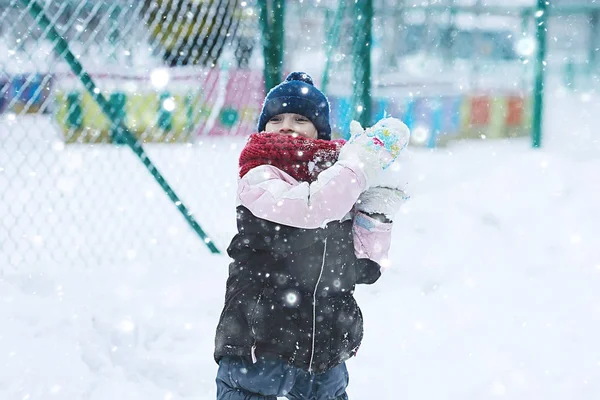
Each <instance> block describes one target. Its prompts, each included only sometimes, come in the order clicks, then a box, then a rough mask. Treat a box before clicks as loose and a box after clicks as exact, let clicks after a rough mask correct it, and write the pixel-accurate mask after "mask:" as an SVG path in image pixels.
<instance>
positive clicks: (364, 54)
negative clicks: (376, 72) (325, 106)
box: [352, 0, 373, 126]
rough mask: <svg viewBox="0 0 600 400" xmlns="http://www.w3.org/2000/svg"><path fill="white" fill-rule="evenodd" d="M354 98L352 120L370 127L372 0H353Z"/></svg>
mask: <svg viewBox="0 0 600 400" xmlns="http://www.w3.org/2000/svg"><path fill="white" fill-rule="evenodd" d="M354 19H355V21H354V46H353V47H354V48H353V53H354V54H353V56H354V84H355V90H354V96H353V101H352V105H353V110H352V113H353V118H354V119H355V120H357V121H359V122H360V123H361V125H362V126H370V125H371V122H372V121H371V118H372V115H371V43H372V35H373V33H372V27H373V0H355V5H354Z"/></svg>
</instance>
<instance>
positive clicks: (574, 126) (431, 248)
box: [0, 91, 600, 400]
mask: <svg viewBox="0 0 600 400" xmlns="http://www.w3.org/2000/svg"><path fill="white" fill-rule="evenodd" d="M548 97H549V99H548V101H549V104H548V108H547V115H546V119H545V124H546V125H545V127H546V137H545V142H544V144H545V147H544V148H543V149H539V150H533V149H531V148H530V146H529V142H528V141H527V140H524V139H519V140H513V141H480V142H463V143H455V144H452V145H450V146H449V147H446V148H440V149H437V150H434V151H429V150H424V149H415V150H413V165H414V167H415V172H414V177H413V179H412V181H411V186H412V193H411V194H412V199H411V200H410V202H409V203H407V205H406V206H405V208H404V210H403V211H402V213H401V214H400V215H399V217H398V219H397V223H396V225H395V228H394V237H393V248H392V253H391V259H392V262H393V264H392V266H391V267H390V268H389V269H388V270H387V271H386V273H385V275H384V276H383V277H382V278H381V280H380V281H379V282H377V283H376V284H375V285H372V286H363V287H359V288H358V290H357V297H358V299H359V303H360V305H361V306H362V309H363V312H364V316H365V330H366V332H365V339H364V342H363V346H362V348H361V350H360V351H359V353H358V356H357V357H356V358H354V359H352V360H351V361H349V363H348V365H349V370H350V380H351V382H350V388H349V394H350V397H351V398H352V399H358V400H368V399H390V400H395V399H411V400H416V399H423V400H434V399H435V400H441V399H451V400H467V399H473V400H481V399H496V398H498V399H502V398H504V399H511V400H521V399H522V400H532V399H540V400H553V399H556V400H565V399H569V400H570V399H577V400H587V399H590V400H592V399H598V398H600V345H599V339H598V338H600V290H598V287H599V285H600V227H599V226H598V225H599V223H600V213H599V211H598V204H600V135H599V134H598V132H597V129H596V127H597V124H598V122H600V118H599V117H598V115H597V111H596V110H598V109H600V108H599V105H600V99H599V98H598V97H596V96H595V95H593V94H582V93H576V94H573V93H568V92H562V91H553V92H552V95H551V96H548ZM23 123H25V122H24V121H21V124H20V125H18V126H23V125H22V124H23ZM34 124H37V125H35V126H37V127H38V128H39V129H38V130H32V129H28V130H27V131H26V132H29V134H33V133H32V132H35V133H36V134H39V135H41V136H42V140H41V141H39V142H40V143H45V146H41V149H43V150H44V151H49V150H51V151H54V152H55V154H53V155H52V156H51V157H47V154H44V153H42V152H41V150H40V154H37V155H36V156H34V157H33V158H31V159H28V161H27V162H23V163H22V164H21V165H27V166H30V167H31V170H24V171H22V173H23V176H20V177H19V179H18V180H15V179H14V178H13V179H12V180H6V178H4V179H5V180H2V179H3V178H2V177H0V186H1V187H2V188H3V194H2V196H3V197H2V198H3V201H2V202H0V204H2V207H3V208H2V210H3V211H4V213H3V214H2V218H3V219H4V218H14V213H15V212H17V213H21V214H19V215H20V216H21V218H18V221H20V222H23V225H24V226H23V227H22V233H23V234H24V235H25V236H26V237H25V239H23V238H22V237H19V238H13V243H12V244H8V243H9V241H6V234H5V233H3V234H0V237H1V238H3V239H4V241H3V246H4V247H2V251H3V252H4V253H5V254H4V255H3V257H2V258H0V259H1V260H2V265H0V320H1V321H2V322H1V324H0V399H3V400H4V399H5V400H34V399H36V400H37V399H44V400H46V399H47V400H51V399H64V400H79V399H89V400H106V399H123V400H175V399H190V400H191V399H194V400H208V399H214V397H215V389H214V375H215V372H216V364H215V363H214V361H213V360H212V350H213V337H214V329H215V325H216V322H217V319H218V316H219V313H220V311H221V305H222V302H223V293H224V286H225V279H226V276H227V265H228V262H229V260H228V258H227V257H226V256H223V255H211V254H209V253H208V251H207V250H206V249H205V248H204V247H203V246H202V244H201V243H199V240H198V239H197V238H196V237H194V235H193V234H191V233H189V232H188V231H189V230H188V228H187V226H186V225H185V224H184V223H183V222H182V220H181V219H180V218H181V217H180V216H179V215H178V214H177V212H175V210H174V207H173V206H172V205H171V204H169V202H168V201H166V199H164V196H163V195H162V194H161V193H160V192H159V190H158V188H157V186H156V184H155V183H154V182H153V181H152V180H151V179H150V178H148V177H147V173H146V172H145V171H143V169H141V168H140V167H139V163H138V162H137V161H136V160H135V159H133V157H131V158H130V155H129V153H128V151H127V149H115V148H114V147H102V146H100V147H96V148H87V147H67V148H62V147H61V146H60V144H59V142H58V141H56V140H55V139H52V137H53V135H54V136H55V135H56V134H55V133H52V132H53V129H54V128H53V127H52V126H51V125H44V124H43V123H42V122H41V121H35V122H34ZM0 131H1V130H0ZM11 132H12V135H11V137H12V139H11V138H9V137H8V136H0V138H1V140H2V147H1V149H2V150H0V154H1V155H2V157H0V160H1V159H2V158H4V161H2V165H0V167H2V170H1V171H2V174H4V176H6V175H7V174H9V173H13V174H14V173H16V172H15V171H11V170H10V165H14V163H13V164H11V163H10V162H7V161H6V160H7V158H6V157H13V161H14V157H28V156H27V155H26V154H23V153H22V152H19V151H18V149H19V148H20V149H21V150H23V146H24V144H25V143H30V142H29V141H26V140H25V139H24V136H23V132H21V131H19V130H18V129H16V128H14V129H13V130H12V131H11ZM4 133H6V131H4ZM19 135H20V136H19ZM45 135H47V136H45ZM15 137H17V138H18V139H14V138H15ZM240 145H241V142H240V139H215V140H212V141H205V142H204V143H203V144H202V145H196V146H192V147H180V148H178V147H175V146H172V145H169V146H153V147H152V146H151V147H149V152H150V154H151V156H152V157H153V159H154V160H155V161H156V162H157V164H158V165H159V167H160V168H161V169H162V170H163V171H164V172H165V174H166V175H167V178H168V179H169V180H170V181H171V182H172V183H173V185H174V186H175V188H176V190H178V192H179V193H180V194H181V195H182V197H183V198H184V200H185V201H186V203H188V204H189V205H190V207H191V208H192V210H194V211H195V212H196V215H197V217H198V219H199V220H200V222H201V223H202V224H203V226H204V227H205V228H206V230H207V231H208V232H209V234H211V235H213V236H214V237H215V240H216V242H217V243H218V245H219V246H220V247H221V248H224V247H225V246H226V245H227V241H228V240H229V239H230V237H231V235H232V234H233V232H234V231H233V230H234V227H235V225H234V223H235V220H234V214H233V206H234V190H235V181H236V176H235V171H236V158H237V155H238V154H239V150H240V148H241V147H240ZM13 150H14V151H13ZM29 150H31V149H29ZM32 151H33V150H32ZM117 162H118V163H117ZM57 164H58V165H57ZM36 165H37V166H38V167H37V168H35V166H36ZM2 174H0V176H1V175H2ZM59 178H60V179H59ZM7 182H8V183H7ZM48 182H50V184H56V183H57V182H58V186H57V187H54V188H52V187H49V188H44V185H45V184H46V185H48ZM6 185H8V186H6ZM109 185H110V186H109ZM40 186H41V187H43V188H44V190H45V189H49V190H50V191H49V192H48V191H44V193H46V194H45V195H44V196H45V197H39V196H41V194H40V193H42V191H36V190H37V189H38V188H39V187H40ZM135 196H139V197H135ZM34 199H35V201H34ZM61 201H62V202H65V203H66V204H69V207H74V210H67V209H58V208H57V209H55V210H50V211H48V210H46V207H47V206H48V205H49V204H59V203H60V202H61ZM19 202H22V203H23V204H34V206H33V207H31V206H26V205H21V206H19ZM97 205H102V207H103V208H102V209H97V208H95V207H96V206H97ZM8 214H10V215H12V217H8ZM67 215H69V218H70V219H67V220H65V219H64V218H66V216H67ZM32 216H35V217H32ZM38 219H41V220H42V221H41V222H42V224H40V221H38ZM6 221H7V220H5V222H6ZM123 221H126V222H127V224H126V225H131V226H135V230H132V231H131V232H130V231H129V230H127V229H128V227H127V226H126V227H123ZM43 224H47V225H48V226H50V227H51V229H50V230H49V233H47V234H44V233H40V232H38V234H37V235H36V234H35V232H30V231H27V228H26V226H43ZM136 224H137V225H136ZM115 227H119V228H118V229H117V228H115ZM132 229H133V228H132ZM38 231H39V229H38ZM114 235H117V237H120V238H122V239H121V241H122V243H119V244H116V245H115V244H114V243H113V242H111V241H110V238H111V237H114ZM129 235H131V237H130V236H129ZM53 236H54V237H56V236H60V237H63V236H66V237H68V238H70V240H73V241H74V247H75V249H74V250H73V251H75V252H76V254H77V255H78V256H79V257H80V258H81V259H82V260H85V262H82V263H73V262H70V263H69V262H65V261H61V257H60V253H56V252H53V251H52V250H53V249H52V247H53V243H56V238H53ZM133 236H135V237H133ZM14 240H17V242H18V243H17V244H14ZM20 240H28V241H29V242H27V243H28V245H29V247H27V248H28V249H29V250H28V253H36V254H35V256H34V257H32V258H31V260H30V258H29V256H30V255H31V254H21V256H22V258H17V259H14V258H11V255H10V254H6V253H7V252H10V251H12V252H15V251H17V250H18V249H20V247H19V246H20V244H19V243H21V242H19V241H20ZM75 244H76V245H75ZM23 246H24V244H23ZM111 246H112V247H111ZM157 249H158V250H160V251H157ZM111 251H114V252H115V253H114V254H112V256H114V257H115V258H116V259H119V258H120V259H123V260H127V259H129V261H122V262H119V263H111V262H109V261H107V260H110V258H111V254H110V252H111ZM123 252H126V253H127V254H126V256H127V257H122V256H123ZM46 254H52V257H47V256H46ZM145 254H149V255H150V256H151V258H150V259H148V257H145ZM23 259H25V260H26V261H27V260H30V261H27V262H24V261H23ZM66 259H68V257H66ZM11 260H15V261H18V263H14V264H13V263H12V262H11ZM17 265H18V267H17Z"/></svg>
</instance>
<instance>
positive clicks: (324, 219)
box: [237, 162, 366, 229]
mask: <svg viewBox="0 0 600 400" xmlns="http://www.w3.org/2000/svg"><path fill="white" fill-rule="evenodd" d="M365 188H366V178H365V175H364V173H363V172H362V169H361V168H360V167H359V166H358V165H353V164H351V163H349V162H346V163H341V162H337V163H335V164H334V165H333V166H331V167H330V168H328V169H326V170H325V171H323V172H321V173H320V174H319V176H318V178H317V180H316V181H315V182H312V183H308V182H299V181H297V180H296V179H294V178H293V177H291V176H290V175H289V174H287V173H285V172H283V171H281V170H280V169H278V168H276V167H274V166H272V165H261V166H258V167H256V168H253V169H251V170H250V171H248V173H247V174H246V175H244V177H242V178H241V179H240V180H239V183H238V192H237V201H238V206H240V205H241V206H244V207H246V208H247V209H248V210H250V212H251V213H252V214H254V215H255V216H257V217H259V218H263V219H265V220H267V221H271V222H275V223H279V224H283V225H288V226H293V227H296V228H305V229H315V228H320V227H324V226H325V225H326V224H327V223H329V222H331V221H336V220H341V219H342V218H343V217H344V216H345V215H346V214H347V213H348V212H349V211H350V210H351V209H352V207H353V206H354V203H355V202H356V200H357V199H358V196H359V195H360V194H361V193H362V192H363V191H364V190H365Z"/></svg>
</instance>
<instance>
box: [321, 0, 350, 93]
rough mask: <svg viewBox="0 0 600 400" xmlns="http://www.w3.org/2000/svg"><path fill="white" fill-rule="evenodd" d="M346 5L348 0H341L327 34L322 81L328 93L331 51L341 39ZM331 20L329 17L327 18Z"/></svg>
mask: <svg viewBox="0 0 600 400" xmlns="http://www.w3.org/2000/svg"><path fill="white" fill-rule="evenodd" d="M345 6H346V0H339V2H338V7H337V9H336V10H335V16H334V17H333V23H332V24H331V29H330V30H329V33H328V34H327V38H326V40H327V45H326V46H325V48H326V53H325V68H324V69H323V79H322V81H321V91H322V92H323V93H325V94H327V85H328V84H329V69H330V68H331V53H332V52H333V50H334V49H335V48H337V46H338V43H339V41H340V32H341V29H340V27H341V25H342V19H343V17H344V10H345ZM327 21H328V22H329V18H328V19H327Z"/></svg>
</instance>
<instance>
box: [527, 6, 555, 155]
mask: <svg viewBox="0 0 600 400" xmlns="http://www.w3.org/2000/svg"><path fill="white" fill-rule="evenodd" d="M549 3H550V0H538V2H537V10H536V12H535V22H536V37H537V56H536V60H535V92H534V100H533V122H532V123H533V126H532V132H531V142H532V143H531V144H532V146H533V147H534V148H538V147H541V146H542V118H543V107H544V79H545V73H546V32H547V28H548V27H547V25H548V5H549Z"/></svg>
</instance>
